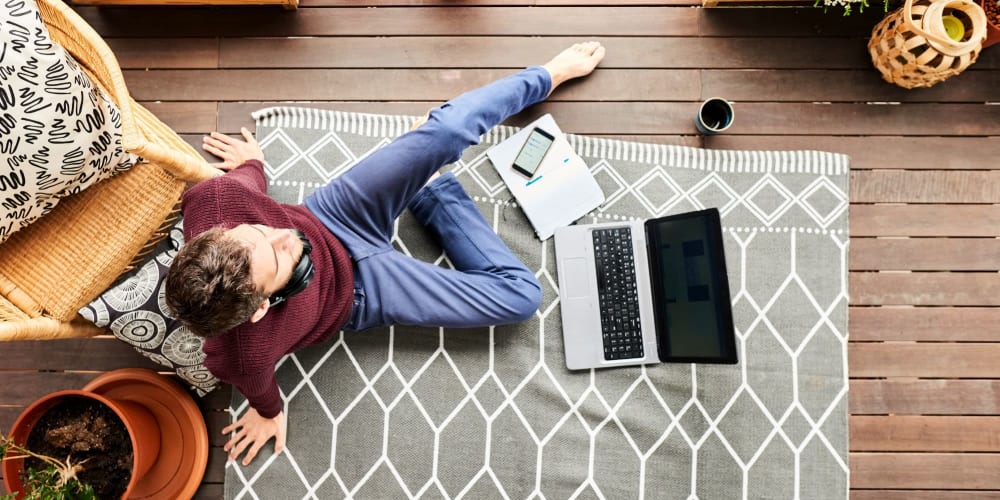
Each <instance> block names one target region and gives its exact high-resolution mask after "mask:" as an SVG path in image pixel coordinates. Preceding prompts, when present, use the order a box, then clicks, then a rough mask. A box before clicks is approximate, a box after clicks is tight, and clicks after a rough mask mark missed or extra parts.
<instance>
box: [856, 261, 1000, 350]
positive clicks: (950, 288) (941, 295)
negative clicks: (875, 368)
mask: <svg viewBox="0 0 1000 500" xmlns="http://www.w3.org/2000/svg"><path fill="white" fill-rule="evenodd" d="M849 288H850V294H851V304H853V305H918V306H1000V274H997V273H995V272H987V273H907V272H877V273H875V272H851V273H850V277H849ZM998 366H1000V364H998Z"/></svg>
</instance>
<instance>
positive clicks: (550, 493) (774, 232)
mask: <svg viewBox="0 0 1000 500" xmlns="http://www.w3.org/2000/svg"><path fill="white" fill-rule="evenodd" d="M257 118H258V132H259V133H260V134H261V136H262V137H263V138H264V139H262V144H265V153H266V156H267V158H268V161H269V163H270V162H272V161H273V162H276V163H277V165H272V164H268V165H267V168H268V172H269V173H271V174H272V175H274V176H275V177H276V178H275V179H272V185H273V186H277V187H278V188H280V189H274V190H272V195H273V196H276V197H280V198H281V200H282V201H286V202H293V203H294V202H299V201H301V198H302V196H304V195H306V194H308V193H309V192H311V190H312V189H315V188H316V187H317V186H318V185H321V184H320V183H319V181H317V178H318V177H322V178H324V179H325V178H327V177H328V176H335V175H339V174H340V173H342V172H343V170H344V169H346V168H347V167H349V166H350V165H351V164H353V163H354V161H356V160H357V159H359V158H363V157H364V156H366V155H368V154H370V153H371V152H372V151H373V150H374V149H376V148H377V147H380V146H381V145H383V144H385V143H387V142H388V141H390V140H391V138H392V137H394V136H395V135H398V134H399V133H402V132H404V131H405V130H406V129H407V128H408V126H409V123H410V122H411V121H412V118H410V117H391V116H380V115H361V114H354V113H340V112H328V111H318V110H304V109H295V110H287V109H284V108H274V109H271V110H268V111H265V112H261V113H259V114H258V115H257ZM512 133H513V130H511V129H505V128H502V127H501V130H500V131H499V133H497V134H493V133H491V134H488V136H487V138H486V140H485V141H484V144H482V145H479V146H474V147H473V148H470V150H469V151H468V152H467V154H466V155H465V156H464V157H463V158H462V159H461V160H460V161H459V162H457V163H456V164H454V165H452V166H451V170H452V171H453V172H455V174H456V175H457V177H458V178H459V180H460V181H461V182H462V183H463V185H465V186H466V188H467V190H468V191H469V193H470V195H472V196H473V198H474V200H475V202H476V203H477V205H478V206H479V208H480V209H481V211H482V212H483V214H484V216H485V217H486V219H487V221H488V222H490V223H491V224H492V225H493V226H494V227H496V228H498V232H499V233H500V234H501V235H502V236H503V237H504V239H505V240H506V241H507V243H508V245H509V246H510V247H511V249H512V250H513V251H514V252H515V253H516V254H518V255H519V256H521V257H522V259H523V260H524V261H525V262H526V263H529V265H530V266H531V267H534V268H535V272H536V276H538V278H539V280H540V281H541V282H542V285H543V289H544V292H543V293H544V301H543V305H542V307H541V310H540V311H538V313H536V317H535V318H533V319H531V320H529V321H527V322H525V323H523V324H521V325H512V326H505V327H494V328H488V329H477V330H469V331H460V330H455V331H452V330H447V329H434V328H411V327H401V326H396V327H392V328H385V329H376V330H373V331H368V332H351V333H341V335H340V337H339V338H338V339H336V340H334V341H331V342H330V343H329V344H328V345H323V346H314V347H312V348H309V349H307V350H305V351H302V352H299V353H296V354H293V355H290V356H288V357H286V358H285V359H284V360H283V361H282V363H281V364H280V366H279V369H278V378H279V383H280V386H281V389H282V394H283V397H284V399H285V403H286V411H287V412H288V420H289V431H288V432H289V446H288V448H287V450H286V451H285V452H284V453H282V454H281V455H279V456H273V455H271V454H270V445H269V446H266V447H265V448H264V449H263V450H262V451H261V456H259V457H258V458H257V459H256V460H255V461H254V463H253V464H251V465H250V466H248V467H242V466H239V465H237V464H233V463H230V464H228V465H227V468H226V471H227V473H226V487H225V490H226V498H227V499H236V498H240V499H244V498H257V499H264V498H282V499H284V498H310V499H323V500H325V499H330V498H378V499H395V498H444V499H451V498H475V499H479V498H484V499H485V498H505V499H521V498H539V499H541V498H576V499H582V498H598V499H618V498H643V499H659V498H689V499H691V498H704V499H716V498H725V499H729V498H760V497H776V498H794V497H797V498H820V499H825V498H836V499H843V498H846V496H847V483H848V481H847V475H848V467H847V451H846V450H847V409H846V408H847V374H846V372H845V371H844V367H846V365H847V363H846V355H847V350H846V338H847V322H846V307H845V304H846V303H847V287H846V283H847V280H846V265H847V264H846V263H847V251H848V246H847V243H846V242H847V241H848V236H849V235H848V227H847V194H846V193H847V189H848V183H847V179H848V169H847V159H846V157H842V156H840V155H833V154H829V153H809V154H795V153H773V152H754V151H739V152H727V153H719V152H712V151H704V150H697V149H692V148H683V147H673V146H659V145H649V144H635V143H626V142H619V141H611V140H607V139H590V138H587V137H581V136H573V135H570V136H568V139H569V140H570V143H571V144H572V145H573V147H574V148H575V149H576V150H577V151H578V152H579V153H580V154H581V156H583V158H584V160H585V161H586V162H587V164H588V165H591V170H592V172H593V173H594V175H595V177H596V178H597V179H598V182H599V183H600V185H601V186H602V189H604V191H605V194H606V196H607V201H606V203H605V204H604V205H602V206H601V207H600V208H599V209H598V210H596V211H595V212H593V213H592V214H590V215H588V216H587V217H585V218H584V220H586V221H597V222H603V221H613V220H629V219H635V218H648V217H653V216H658V215H662V214H665V213H674V212H678V211H683V210H688V209H696V208H701V207H707V206H716V207H719V208H720V211H721V213H722V214H723V225H724V226H725V227H724V237H725V244H726V254H727V255H726V257H727V263H728V268H729V272H730V285H731V291H732V297H733V302H734V308H733V312H734V322H735V324H736V328H737V342H738V344H739V345H738V348H739V352H740V364H739V365H737V366H711V365H679V364H662V365H652V366H647V367H636V368H624V369H609V370H590V371H582V372H569V371H567V370H566V369H565V367H564V365H563V355H562V349H563V345H562V337H561V335H560V329H561V320H560V315H559V300H558V276H557V275H556V271H555V264H554V262H553V258H554V257H553V256H554V253H553V249H552V242H551V240H549V241H546V242H540V241H538V239H537V238H535V237H534V234H532V233H530V229H529V228H530V225H528V224H527V222H526V221H525V219H524V216H523V214H521V212H520V210H519V209H518V208H517V207H516V206H514V205H511V204H510V201H511V198H510V194H509V192H508V191H507V190H506V188H505V186H504V185H503V183H502V181H501V180H500V179H499V176H498V175H497V174H496V172H495V171H494V170H493V167H492V165H491V164H490V163H489V161H488V160H487V159H486V157H485V150H486V149H487V148H488V147H489V146H490V145H491V144H492V143H493V142H495V141H497V140H499V139H500V138H504V137H509V136H510V135H511V134H512ZM491 141H493V142H491ZM324 182H325V181H324ZM796 193H797V194H796ZM512 227H520V228H523V232H524V234H520V233H518V232H514V231H513V230H512V229H510V228H512ZM394 244H395V245H396V246H397V248H399V249H400V250H401V251H404V252H406V253H408V254H412V255H415V256H418V257H419V258H421V259H426V260H429V261H432V262H434V263H436V264H437V265H443V266H449V265H450V264H449V263H448V261H447V259H446V258H445V257H444V256H443V254H442V252H441V250H440V248H439V247H437V246H436V245H435V244H434V243H433V241H432V240H430V239H429V238H427V237H426V235H425V234H424V233H423V231H422V230H421V229H420V228H418V227H416V226H415V225H414V222H413V219H412V217H409V216H407V215H404V217H403V218H401V220H400V222H399V223H398V225H397V234H396V239H395V240H394ZM818 262H822V266H820V265H819V264H818ZM817 268H822V269H817ZM823 269H826V271H823ZM246 407H247V405H246V402H245V401H244V400H243V399H242V398H241V397H240V396H238V395H237V396H235V397H234V401H233V409H234V411H235V412H236V413H237V414H240V413H242V412H243V411H245V410H246Z"/></svg>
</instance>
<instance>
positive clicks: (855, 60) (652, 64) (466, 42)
mask: <svg viewBox="0 0 1000 500" xmlns="http://www.w3.org/2000/svg"><path fill="white" fill-rule="evenodd" d="M121 40H122V41H121V42H120V43H127V44H129V45H130V46H133V45H134V46H142V45H144V44H146V43H148V42H146V39H142V38H139V39H121ZM578 40H579V37H566V36H555V37H545V38H538V37H504V38H493V37H456V36H440V37H437V36H436V37H380V38H367V37H365V38H362V37H321V38H295V39H274V38H225V39H223V40H222V44H221V46H220V57H221V59H220V64H221V67H223V68H421V67H429V68H466V67H469V65H470V64H472V61H470V60H469V59H468V54H469V53H475V54H476V60H475V62H474V64H475V65H476V66H478V67H487V68H521V67H524V66H525V65H526V64H530V61H535V60H537V59H538V58H539V57H540V56H542V55H544V54H549V53H552V54H554V53H556V52H558V51H559V50H562V49H563V48H565V47H567V46H568V45H570V44H571V43H574V42H576V41H578ZM601 43H602V44H604V46H605V47H607V49H608V54H610V55H609V57H608V58H607V59H606V60H605V61H603V62H601V68H602V69H614V68H672V69H677V68H691V69H706V68H762V69H763V68H766V69H776V68H787V69H792V68H795V69H820V68H822V69H831V68H838V69H860V70H869V69H870V68H871V58H870V57H869V56H868V55H867V53H864V52H862V51H858V50H857V40H855V39H849V38H826V37H803V38H796V39H791V40H789V39H759V38H749V37H741V38H701V37H663V38H654V39H648V38H633V37H627V38H626V37H601ZM820 51H822V52H823V53H824V59H823V60H822V61H821V60H817V58H816V53H817V52H820ZM330 54H337V57H330ZM158 66H159V65H158ZM165 67H169V66H165ZM976 67H977V68H980V69H985V68H986V66H984V65H981V62H977V64H976Z"/></svg>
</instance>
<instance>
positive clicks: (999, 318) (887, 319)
mask: <svg viewBox="0 0 1000 500" xmlns="http://www.w3.org/2000/svg"><path fill="white" fill-rule="evenodd" d="M851 246H852V247H854V241H852V242H851ZM851 251H852V252H853V251H854V248H852V249H851ZM997 325H1000V308H997V307H910V306H903V307H851V309H850V324H849V328H850V339H851V340H852V341H936V342H1000V328H997Z"/></svg>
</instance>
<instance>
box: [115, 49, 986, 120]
mask: <svg viewBox="0 0 1000 500" xmlns="http://www.w3.org/2000/svg"><path fill="white" fill-rule="evenodd" d="M279 60H280V59H279ZM526 60H528V61H532V60H538V61H537V62H543V61H542V60H540V59H539V56H537V55H536V56H535V57H534V58H528V59H526ZM513 71H514V69H478V68H446V69H409V68H398V69H397V68H390V69H382V68H377V69H374V68H360V69H340V68H337V69H287V68H269V69H224V70H214V71H213V70H203V69H186V70H177V69H157V70H151V71H144V70H143V71H139V70H127V71H125V78H126V81H127V83H128V85H129V90H130V92H131V93H132V94H133V96H134V97H135V98H136V99H139V100H143V99H150V97H151V96H153V95H157V96H159V99H161V100H174V101H188V100H193V99H196V98H200V99H210V100H230V101H241V100H242V101H259V100H264V99H279V100H280V99H287V100H315V101H324V100H345V101H349V100H365V99H372V98H376V99H382V98H384V96H390V95H391V96H393V97H394V99H401V100H440V101H445V100H447V99H449V98H451V97H453V96H455V95H457V94H460V93H461V92H463V91H465V90H470V89H472V88H476V87H479V86H481V85H484V84H486V83H489V82H491V81H494V80H496V79H498V78H500V77H502V76H506V75H508V74H511V73H512V72H513ZM274 72H279V73H280V75H281V78H280V81H281V85H274V84H273V82H275V81H276V80H278V76H277V75H274V74H272V73H274ZM871 73H872V72H871V70H856V71H816V70H803V71H792V70H782V71H772V70H768V71H749V70H733V71H723V70H714V71H713V70H697V69H603V70H602V71H600V72H597V73H595V74H594V75H593V76H591V77H590V78H588V84H587V85H568V86H567V87H565V88H563V89H560V91H559V92H557V93H555V94H553V95H552V97H551V98H550V101H567V100H569V101H581V100H591V101H598V100H613V101H637V100H645V101H698V100H700V99H701V98H702V96H706V97H707V96H714V95H721V96H726V97H727V98H728V99H730V100H732V101H734V102H735V103H738V104H739V105H738V106H737V108H743V107H745V106H746V105H747V103H750V102H754V101H761V100H764V101H768V103H769V105H773V104H774V103H776V102H799V103H802V102H805V103H811V102H814V101H822V102H824V103H826V102H834V103H837V102H843V103H857V102H858V101H868V102H871V103H872V104H868V105H861V106H863V107H862V108H858V107H857V106H852V107H850V108H842V107H833V108H823V110H824V111H832V112H833V113H835V114H836V113H843V112H844V111H841V110H842V109H864V110H865V112H866V113H871V118H872V119H881V118H882V117H885V116H888V117H889V118H890V119H894V115H895V114H896V113H898V112H909V111H910V109H911V108H906V111H903V108H900V107H899V106H897V105H892V104H890V105H883V104H882V103H884V102H887V101H895V102H898V101H907V102H921V103H938V102H956V103H965V102H968V101H969V100H970V99H971V98H972V96H975V95H981V94H983V93H985V92H987V91H988V89H992V88H995V87H997V86H1000V71H978V72H975V73H973V74H970V75H968V76H967V77H966V78H964V79H963V80H962V84H963V85H964V87H958V88H959V89H964V90H963V91H960V92H956V91H954V90H953V88H948V92H947V93H946V94H944V95H935V94H933V93H902V92H901V89H899V88H897V87H892V86H887V85H885V84H884V82H882V81H880V80H878V79H876V78H875V76H873V75H872V74H871ZM768 75H770V76H772V77H773V78H770V79H768V78H766V77H767V76H768ZM778 78H782V79H784V80H787V81H772V80H776V79H778ZM759 80H764V81H759ZM702 82H704V83H702ZM831 82H836V83H831ZM937 88H941V87H937ZM777 89H781V91H778V90H777ZM942 92H944V91H942ZM962 106H964V105H962ZM775 109H780V108H775ZM751 111H753V109H752V108H751ZM956 112H957V111H956ZM742 114H743V113H741V112H740V109H737V116H741V115H742ZM750 116H752V115H750ZM920 118H921V116H915V117H914V118H913V119H914V120H919V119H920ZM958 118H962V117H951V116H942V117H939V120H942V119H944V120H949V119H951V121H954V122H956V124H960V125H962V126H968V125H967V123H972V121H970V120H959V119H958ZM733 126H734V127H735V126H736V124H735V123H734V125H733ZM981 128H983V129H984V130H995V129H994V128H992V127H988V126H987V125H985V124H984V125H981Z"/></svg>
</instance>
